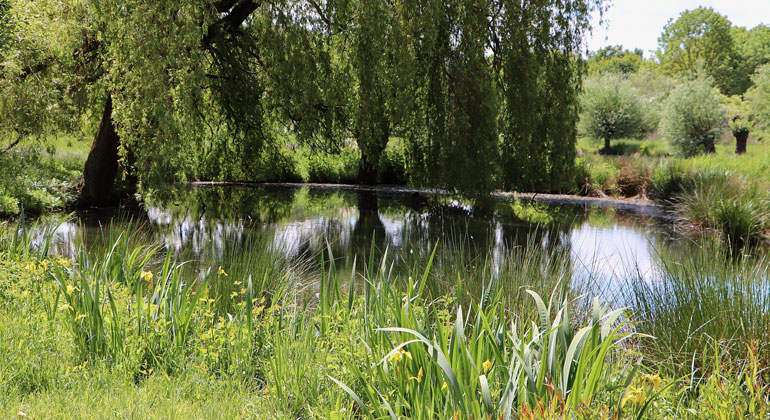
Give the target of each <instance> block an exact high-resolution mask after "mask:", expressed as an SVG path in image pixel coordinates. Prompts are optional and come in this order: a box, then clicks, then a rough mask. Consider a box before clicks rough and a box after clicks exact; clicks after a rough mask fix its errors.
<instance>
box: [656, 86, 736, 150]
mask: <svg viewBox="0 0 770 420" xmlns="http://www.w3.org/2000/svg"><path fill="white" fill-rule="evenodd" d="M726 121H727V118H726V111H725V109H724V108H723V107H722V105H721V104H720V102H719V93H717V92H716V91H715V90H714V89H713V88H712V87H711V85H710V84H709V83H708V81H706V80H705V79H696V80H690V81H686V82H684V83H682V84H681V85H679V86H678V87H677V88H676V89H674V91H673V92H671V96H670V97H669V99H668V101H667V102H666V109H665V113H664V114H663V120H662V130H663V136H664V137H665V138H666V139H667V140H668V141H669V142H670V143H671V145H672V146H673V147H674V149H676V150H677V151H678V152H679V153H681V154H682V155H684V156H687V157H689V156H694V155H697V154H700V153H714V152H715V150H716V149H715V145H714V144H715V141H716V139H717V138H718V137H719V136H720V135H721V134H722V132H723V131H724V128H725V123H726Z"/></svg>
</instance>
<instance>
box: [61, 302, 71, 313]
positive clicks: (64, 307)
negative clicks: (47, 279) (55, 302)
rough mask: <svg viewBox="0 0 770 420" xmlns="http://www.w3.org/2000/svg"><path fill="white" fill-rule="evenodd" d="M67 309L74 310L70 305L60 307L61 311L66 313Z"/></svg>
mask: <svg viewBox="0 0 770 420" xmlns="http://www.w3.org/2000/svg"><path fill="white" fill-rule="evenodd" d="M67 309H69V310H73V309H74V308H73V307H72V305H70V304H69V303H62V304H61V305H59V310H60V311H66V310H67Z"/></svg>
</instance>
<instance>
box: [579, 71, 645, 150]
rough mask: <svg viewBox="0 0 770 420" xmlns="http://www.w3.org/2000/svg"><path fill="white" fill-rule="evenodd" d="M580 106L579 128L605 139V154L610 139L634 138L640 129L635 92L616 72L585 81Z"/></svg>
mask: <svg viewBox="0 0 770 420" xmlns="http://www.w3.org/2000/svg"><path fill="white" fill-rule="evenodd" d="M581 106H582V108H583V112H582V114H581V118H580V127H581V130H582V131H583V132H584V133H585V134H587V135H589V136H592V137H595V138H600V139H603V140H604V149H602V151H603V152H604V153H609V152H610V140H613V139H619V138H623V137H636V136H638V135H640V134H641V133H642V132H643V127H644V123H645V118H644V110H643V107H642V104H641V102H640V100H639V96H638V94H637V93H636V92H635V91H634V90H632V89H631V88H629V87H628V86H627V85H626V84H625V83H624V82H623V81H622V79H621V78H620V77H619V76H617V75H605V76H603V77H600V78H598V79H596V80H593V81H591V82H589V83H586V91H585V93H584V94H583V97H582V101H581Z"/></svg>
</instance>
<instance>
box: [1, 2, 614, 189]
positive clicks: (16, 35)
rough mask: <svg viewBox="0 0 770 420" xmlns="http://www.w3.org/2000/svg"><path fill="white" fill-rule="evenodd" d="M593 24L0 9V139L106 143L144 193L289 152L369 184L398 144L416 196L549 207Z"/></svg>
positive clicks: (24, 6)
mask: <svg viewBox="0 0 770 420" xmlns="http://www.w3.org/2000/svg"><path fill="white" fill-rule="evenodd" d="M601 7H602V0H532V1H529V2H528V3H527V4H526V5H524V4H521V3H520V2H515V1H510V0H487V1H482V2H465V1H460V0H451V1H437V0H414V1H405V2H396V3H393V2H389V1H386V0H326V1H315V0H309V1H296V0H282V1H275V2H265V3H262V2H257V1H253V0H216V1H213V2H212V1H202V0H201V1H192V2H191V1H188V0H184V1H183V0H170V1H164V2H154V3H147V2H143V1H136V0H87V1H74V0H73V1H49V0H38V1H32V2H21V1H16V0H2V1H0V42H2V43H3V45H4V46H5V48H3V50H2V55H3V57H2V61H1V62H2V64H1V65H0V93H1V95H0V97H2V99H0V112H2V113H3V115H4V116H7V118H4V119H3V121H2V122H0V133H1V134H2V136H4V138H5V139H6V143H12V142H13V141H18V140H20V139H25V140H26V139H30V138H35V137H37V138H41V137H44V136H45V135H46V133H52V132H56V131H60V130H75V129H82V130H87V131H90V132H92V133H93V132H94V131H96V130H95V127H96V126H99V125H102V126H103V125H105V124H107V125H109V126H114V130H113V131H114V137H115V140H116V143H119V144H120V157H121V159H122V161H123V163H124V167H128V168H130V169H131V170H132V171H133V173H134V174H135V176H137V177H138V178H139V180H140V181H141V182H147V183H150V182H155V181H158V180H174V179H180V178H184V177H185V174H188V173H192V172H195V171H198V173H200V172H205V173H208V174H210V175H209V176H211V177H214V178H220V179H221V178H226V179H254V178H258V175H259V174H260V173H264V172H265V171H268V170H269V167H270V166H271V165H274V164H275V161H276V159H277V158H278V157H279V154H278V153H277V151H278V150H279V149H282V148H283V149H285V148H286V147H293V146H292V144H294V143H296V144H301V145H306V146H308V147H311V148H313V149H316V150H323V151H326V152H334V151H336V150H339V149H340V148H341V147H342V146H343V145H347V144H351V142H352V143H354V144H355V145H356V147H357V149H358V150H359V151H360V156H361V159H360V163H359V181H360V182H363V183H372V182H376V174H377V167H378V165H379V160H380V158H381V155H382V153H383V151H384V149H385V147H386V145H387V144H388V142H389V140H390V139H392V138H394V137H398V138H401V139H403V140H404V141H405V144H406V147H407V167H408V176H409V178H410V182H412V183H413V184H416V185H435V186H441V187H447V188H450V189H458V190H461V191H466V192H480V193H483V192H486V191H489V190H490V189H491V188H493V187H495V186H502V187H506V188H516V189H529V190H559V189H562V188H564V187H565V185H567V184H568V183H569V179H570V171H571V168H572V165H573V161H574V143H575V135H576V129H575V124H576V121H577V111H578V99H577V97H578V93H579V91H580V89H581V74H582V70H583V67H582V66H583V63H582V61H581V60H579V59H578V58H577V57H578V52H579V50H580V47H581V43H582V41H583V36H584V34H585V33H586V31H588V30H589V17H590V14H591V13H592V11H594V10H596V9H597V8H601ZM106 109H109V112H108V113H105V110H106ZM100 117H101V123H100V122H99V118H100ZM100 132H101V133H105V132H107V131H100ZM98 138H99V137H97V139H98ZM118 139H119V141H118ZM287 144H288V146H287ZM95 161H98V159H96V160H95ZM191 168H195V171H193V170H191Z"/></svg>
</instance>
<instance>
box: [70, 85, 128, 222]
mask: <svg viewBox="0 0 770 420" xmlns="http://www.w3.org/2000/svg"><path fill="white" fill-rule="evenodd" d="M119 144H120V139H119V138H118V133H117V132H115V124H114V123H113V122H112V96H109V95H108V96H107V101H106V103H105V104H104V114H102V120H101V121H100V122H99V128H98V130H97V131H96V137H95V138H94V143H93V144H92V145H91V152H89V153H88V159H86V164H85V166H84V167H83V183H82V186H81V189H80V205H81V206H83V207H93V206H96V207H98V206H104V205H107V204H109V203H110V202H111V201H112V200H111V199H112V198H113V197H112V195H111V194H110V193H111V189H112V185H113V183H114V182H115V176H116V175H117V174H118V145H119Z"/></svg>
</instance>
